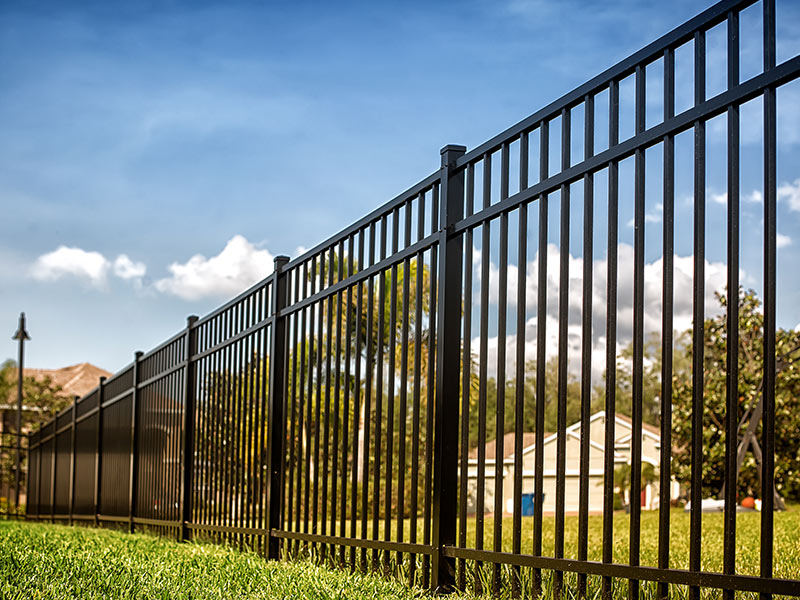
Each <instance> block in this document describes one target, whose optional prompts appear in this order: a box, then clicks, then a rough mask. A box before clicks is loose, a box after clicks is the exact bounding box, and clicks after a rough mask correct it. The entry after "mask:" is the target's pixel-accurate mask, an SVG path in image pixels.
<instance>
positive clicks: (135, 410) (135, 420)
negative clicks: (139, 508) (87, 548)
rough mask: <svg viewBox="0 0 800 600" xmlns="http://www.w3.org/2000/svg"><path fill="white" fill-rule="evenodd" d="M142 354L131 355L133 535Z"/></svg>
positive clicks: (130, 526)
mask: <svg viewBox="0 0 800 600" xmlns="http://www.w3.org/2000/svg"><path fill="white" fill-rule="evenodd" d="M142 354H143V352H142V351H141V350H138V351H137V352H136V353H135V354H134V355H133V395H132V397H131V470H130V479H129V480H128V516H129V519H130V521H129V523H128V531H129V532H130V533H133V531H134V529H135V525H134V523H133V518H134V516H136V492H137V489H136V483H137V482H136V471H137V469H138V468H139V440H138V436H139V362H140V361H141V360H142Z"/></svg>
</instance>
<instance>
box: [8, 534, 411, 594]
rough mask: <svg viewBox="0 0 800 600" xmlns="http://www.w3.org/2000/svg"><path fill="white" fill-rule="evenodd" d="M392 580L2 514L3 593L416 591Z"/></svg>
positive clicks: (231, 551) (315, 592) (308, 563)
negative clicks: (16, 519) (7, 517)
mask: <svg viewBox="0 0 800 600" xmlns="http://www.w3.org/2000/svg"><path fill="white" fill-rule="evenodd" d="M421 594H422V592H420V591H419V590H411V589H409V588H407V587H405V586H404V585H403V584H402V583H401V582H399V581H397V580H395V579H382V578H379V577H376V576H372V575H362V574H358V573H354V574H351V573H347V572H344V571H338V570H329V569H325V568H323V567H320V566H317V565H314V564H312V563H310V562H298V563H285V562H274V561H273V562H270V561H266V560H264V559H263V558H262V557H260V556H259V555H257V554H255V553H250V552H238V551H236V550H233V549H231V548H227V547H224V546H218V545H211V544H193V543H192V544H177V543H176V542H174V541H172V540H168V539H165V538H157V537H154V536H149V535H143V534H134V535H130V534H127V533H121V532H115V531H109V530H102V529H89V528H82V527H67V526H63V525H50V524H34V523H18V522H12V521H0V598H3V599H9V600H10V599H20V600H21V599H25V600H28V599H37V598H59V599H60V598H89V599H91V598H168V599H172V598H226V599H227V598H331V599H334V598H335V599H337V600H339V599H341V600H346V599H350V598H352V599H354V600H355V599H359V598H390V599H391V598H397V599H407V598H418V597H419V596H420V595H421Z"/></svg>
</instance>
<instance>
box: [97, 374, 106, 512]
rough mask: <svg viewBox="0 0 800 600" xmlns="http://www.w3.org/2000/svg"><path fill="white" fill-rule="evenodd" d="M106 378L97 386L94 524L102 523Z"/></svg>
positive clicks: (102, 378)
mask: <svg viewBox="0 0 800 600" xmlns="http://www.w3.org/2000/svg"><path fill="white" fill-rule="evenodd" d="M105 382H106V378H105V377H101V378H100V383H99V385H98V386H97V447H96V448H95V453H94V524H95V526H97V525H99V524H100V483H101V481H100V478H101V475H102V472H103V395H104V394H103V388H104V386H105Z"/></svg>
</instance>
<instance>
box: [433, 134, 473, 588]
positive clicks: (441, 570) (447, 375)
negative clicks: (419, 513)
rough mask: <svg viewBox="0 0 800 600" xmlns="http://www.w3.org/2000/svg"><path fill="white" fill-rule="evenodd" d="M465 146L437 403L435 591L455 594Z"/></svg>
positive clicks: (444, 197)
mask: <svg viewBox="0 0 800 600" xmlns="http://www.w3.org/2000/svg"><path fill="white" fill-rule="evenodd" d="M466 150H467V149H466V148H465V147H464V146H454V145H449V146H445V147H444V148H442V151H441V154H442V169H441V200H440V202H441V210H440V214H441V221H440V223H441V228H440V230H439V267H438V268H439V284H438V291H439V299H438V306H437V310H436V312H437V314H438V316H439V322H438V323H437V327H436V400H435V405H434V438H433V439H434V446H433V531H432V539H431V543H432V545H433V556H432V565H431V567H432V568H431V576H432V577H431V586H432V587H433V588H434V589H438V590H439V591H449V590H452V589H453V588H454V584H455V560H454V559H453V558H449V557H446V556H445V555H444V553H443V549H444V546H453V545H455V542H456V514H457V512H458V504H457V499H458V478H457V471H458V427H453V426H452V423H453V422H454V419H456V418H457V416H458V396H459V391H458V385H459V370H460V354H461V352H460V347H461V344H460V339H461V338H460V331H459V328H460V324H461V283H462V282H461V271H462V268H463V267H462V262H463V258H464V257H463V254H464V252H463V247H462V246H463V244H462V241H461V237H460V236H455V235H453V233H452V231H453V226H454V225H455V224H456V223H457V222H458V221H460V220H461V218H462V217H463V214H464V171H463V169H462V170H461V171H456V170H455V162H456V160H458V158H459V157H461V156H463V155H464V153H465V152H466Z"/></svg>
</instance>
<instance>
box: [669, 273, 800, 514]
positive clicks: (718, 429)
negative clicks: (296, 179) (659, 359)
mask: <svg viewBox="0 0 800 600" xmlns="http://www.w3.org/2000/svg"><path fill="white" fill-rule="evenodd" d="M716 296H717V299H718V300H719V302H720V303H721V304H722V306H723V307H726V306H727V297H726V296H725V295H722V294H719V293H718V294H716ZM738 301H739V352H738V365H739V385H738V411H737V421H738V422H739V436H741V434H742V433H743V432H744V429H745V428H746V427H747V422H746V420H745V422H742V421H743V418H744V417H745V414H746V412H748V411H749V410H751V409H752V408H753V407H755V405H756V404H757V403H758V401H759V399H760V397H761V387H762V375H763V364H764V361H763V359H764V355H763V352H764V348H763V339H764V315H763V313H762V312H761V310H760V305H761V302H760V301H759V300H758V298H757V297H756V294H755V292H754V291H752V290H748V291H747V292H744V291H742V290H741V289H740V290H739V294H738ZM726 320H727V317H726V314H724V313H723V314H721V315H719V316H717V317H714V318H711V319H706V320H705V323H704V335H703V349H704V355H703V461H702V482H703V492H702V493H703V497H710V496H714V495H717V494H718V493H719V491H720V489H721V487H722V485H723V483H724V482H725V479H726V475H727V473H726V470H725V426H724V418H725V413H726V406H725V405H726V373H727V362H726V349H727V328H726ZM776 357H777V365H778V366H777V377H776V382H775V485H776V488H777V490H778V492H779V493H780V494H781V495H782V496H783V497H784V498H786V499H792V500H800V361H799V360H798V357H800V332H797V331H787V330H784V329H778V330H777V331H776ZM683 359H684V360H686V361H688V362H689V363H691V359H692V349H691V346H687V347H686V349H685V351H684V356H683ZM672 394H673V446H674V447H675V451H674V452H673V462H672V470H673V473H674V474H675V477H676V478H677V479H678V481H681V482H683V483H684V484H687V485H688V483H689V481H690V477H691V436H692V429H691V415H692V381H691V377H690V376H689V375H688V374H687V373H679V372H676V373H675V376H674V377H673V392H672ZM761 429H762V424H761V423H759V425H758V429H757V432H756V435H757V436H758V437H759V439H760V437H761ZM737 441H738V440H737ZM737 492H738V495H739V497H742V496H746V495H755V496H759V497H761V496H762V495H763V494H762V490H761V485H760V480H759V469H758V467H757V464H756V461H755V458H754V457H753V455H752V454H748V455H747V456H746V458H745V461H744V463H743V465H742V469H741V472H740V473H739V478H738V481H737Z"/></svg>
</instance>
